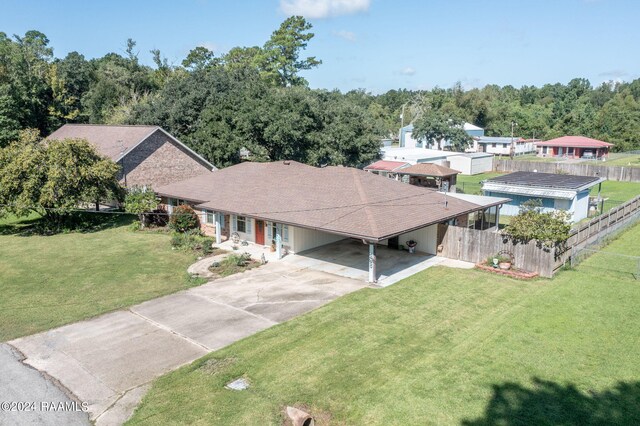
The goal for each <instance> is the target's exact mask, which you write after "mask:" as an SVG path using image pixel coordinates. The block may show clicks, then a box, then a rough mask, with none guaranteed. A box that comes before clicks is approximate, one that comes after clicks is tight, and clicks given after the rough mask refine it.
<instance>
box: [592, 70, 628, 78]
mask: <svg viewBox="0 0 640 426" xmlns="http://www.w3.org/2000/svg"><path fill="white" fill-rule="evenodd" d="M628 75H629V73H627V72H626V71H624V70H610V71H605V72H601V73H600V74H598V76H599V77H612V78H614V79H617V78H622V77H626V76H628Z"/></svg>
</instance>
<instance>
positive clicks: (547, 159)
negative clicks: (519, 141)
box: [513, 154, 562, 163]
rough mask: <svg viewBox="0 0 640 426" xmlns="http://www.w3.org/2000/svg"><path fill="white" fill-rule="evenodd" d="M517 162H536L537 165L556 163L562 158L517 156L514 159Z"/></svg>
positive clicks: (530, 155) (532, 155) (534, 155)
mask: <svg viewBox="0 0 640 426" xmlns="http://www.w3.org/2000/svg"><path fill="white" fill-rule="evenodd" d="M513 159H514V160H516V161H534V162H537V163H556V162H558V161H559V160H562V158H556V157H538V156H537V155H536V154H526V155H517V156H515V157H513Z"/></svg>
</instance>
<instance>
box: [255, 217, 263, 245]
mask: <svg viewBox="0 0 640 426" xmlns="http://www.w3.org/2000/svg"><path fill="white" fill-rule="evenodd" d="M256 244H260V245H261V246H263V245H264V221H262V220H256Z"/></svg>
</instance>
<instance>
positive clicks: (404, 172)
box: [397, 163, 460, 192]
mask: <svg viewBox="0 0 640 426" xmlns="http://www.w3.org/2000/svg"><path fill="white" fill-rule="evenodd" d="M397 173H398V175H399V176H400V180H401V181H402V182H405V183H409V184H411V185H416V186H423V187H426V188H434V189H437V190H438V191H443V192H449V191H451V192H456V178H457V176H458V173H460V172H459V171H457V170H453V169H451V168H449V167H445V166H440V165H438V164H433V163H419V164H414V165H413V166H409V167H406V168H403V169H400V170H398V172H397Z"/></svg>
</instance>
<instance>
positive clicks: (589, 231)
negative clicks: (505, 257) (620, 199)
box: [438, 196, 640, 278]
mask: <svg viewBox="0 0 640 426" xmlns="http://www.w3.org/2000/svg"><path fill="white" fill-rule="evenodd" d="M638 218H640V196H637V197H635V198H634V199H632V200H630V201H627V202H626V203H624V204H621V205H619V206H618V207H615V208H613V209H611V210H609V211H608V212H607V213H605V214H602V215H600V216H597V217H595V218H593V219H592V220H590V221H589V222H587V223H585V224H582V225H580V226H579V227H578V228H574V229H573V230H572V231H571V234H570V235H569V239H568V240H567V244H565V247H564V250H563V251H562V252H560V251H556V249H548V248H545V247H542V246H541V245H540V244H538V242H537V241H529V242H528V243H514V242H513V241H512V240H511V239H510V238H507V237H506V236H504V235H502V234H499V233H496V232H489V231H476V230H474V229H468V228H462V227H459V226H449V225H442V224H440V225H438V245H439V246H440V247H439V250H440V249H441V251H439V255H440V256H444V257H448V258H451V259H459V260H464V261H466V262H473V263H479V262H484V261H486V260H487V258H488V257H489V256H493V255H495V254H496V253H498V252H500V251H503V250H504V251H507V252H509V253H510V254H512V255H513V261H514V262H513V263H514V266H515V267H517V268H519V269H524V270H527V271H532V272H537V273H538V274H540V276H541V277H546V278H551V277H553V274H554V273H555V272H556V271H558V270H559V269H560V268H561V267H562V265H564V264H565V262H567V261H569V260H570V259H571V256H572V255H574V254H575V253H576V252H577V251H578V250H580V249H582V248H585V247H588V246H589V245H591V244H594V243H595V242H598V241H602V239H603V238H605V237H607V236H608V235H610V234H612V233H614V232H616V231H617V230H619V229H621V228H622V227H624V226H626V225H628V224H630V223H632V222H633V221H635V220H636V219H638Z"/></svg>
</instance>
